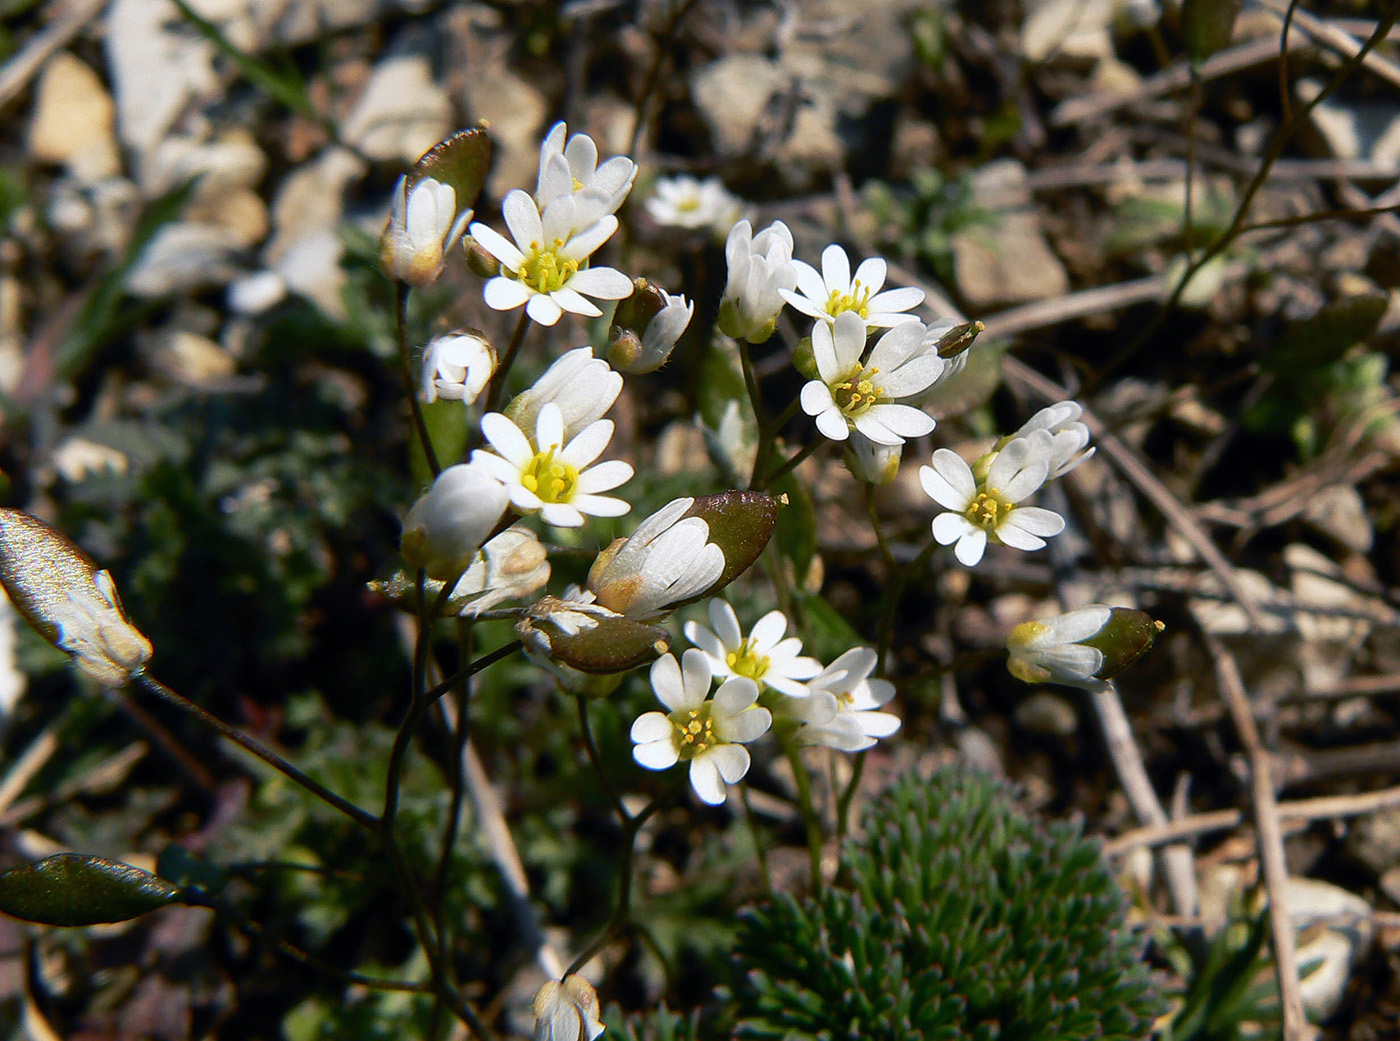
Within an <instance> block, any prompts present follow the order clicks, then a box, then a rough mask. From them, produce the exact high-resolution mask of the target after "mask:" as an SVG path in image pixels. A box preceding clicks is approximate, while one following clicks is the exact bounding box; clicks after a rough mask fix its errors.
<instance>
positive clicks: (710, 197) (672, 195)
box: [646, 174, 739, 230]
mask: <svg viewBox="0 0 1400 1041" xmlns="http://www.w3.org/2000/svg"><path fill="white" fill-rule="evenodd" d="M646 211H647V214H648V215H649V216H650V217H651V219H652V220H654V221H656V223H657V224H664V225H666V226H667V227H671V228H686V229H690V230H694V229H697V228H714V229H716V230H719V229H724V228H728V227H730V226H732V225H733V223H734V222H735V221H736V220H738V219H739V200H738V199H736V198H735V197H734V196H732V195H730V194H729V191H728V190H727V189H726V188H725V187H724V185H723V183H721V181H720V179H719V178H718V177H707V178H705V179H704V180H703V181H697V180H696V179H695V178H694V177H690V176H687V175H685V174H682V175H680V176H679V177H662V178H659V179H658V180H657V182H656V184H655V185H654V186H653V187H652V195H651V198H649V199H647V201H646Z"/></svg>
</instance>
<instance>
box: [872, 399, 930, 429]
mask: <svg viewBox="0 0 1400 1041" xmlns="http://www.w3.org/2000/svg"><path fill="white" fill-rule="evenodd" d="M866 415H868V416H874V417H875V418H876V420H877V421H878V422H879V423H880V425H881V426H883V427H884V428H885V429H887V430H892V431H893V432H894V433H896V434H898V435H899V436H900V437H923V436H924V435H925V434H931V433H933V428H934V427H935V426H937V424H936V423H935V422H934V421H933V417H932V416H930V415H929V414H928V413H927V412H924V411H922V410H920V409H917V408H914V407H913V406H912V405H886V404H883V403H882V404H879V405H876V406H874V407H873V408H871V410H870V411H869V412H867V413H866Z"/></svg>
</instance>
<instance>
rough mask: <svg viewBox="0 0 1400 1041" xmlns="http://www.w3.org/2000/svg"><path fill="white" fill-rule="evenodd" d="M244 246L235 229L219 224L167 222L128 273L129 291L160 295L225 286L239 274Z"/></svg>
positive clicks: (145, 295) (127, 287)
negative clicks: (240, 253) (242, 247)
mask: <svg viewBox="0 0 1400 1041" xmlns="http://www.w3.org/2000/svg"><path fill="white" fill-rule="evenodd" d="M241 246H242V243H240V242H239V241H238V236H237V235H236V234H235V233H234V232H233V231H231V230H230V229H228V228H225V227H223V226H221V225H218V224H196V223H194V222H191V221H177V222H174V223H171V224H166V225H164V226H163V227H161V228H160V230H159V231H157V232H156V233H155V235H154V236H152V237H151V241H150V242H149V243H147V245H146V248H145V249H144V250H142V251H141V257H140V259H139V260H138V261H137V262H136V265H135V266H134V267H133V268H132V269H131V270H130V271H129V272H127V276H126V290H127V292H129V293H131V294H132V295H133V296H141V297H158V296H167V295H169V294H171V293H177V292H183V291H185V290H190V289H202V288H204V287H206V286H216V285H223V284H224V283H226V282H230V281H232V280H233V278H234V277H235V276H236V275H237V274H238V266H237V264H236V263H235V259H234V258H235V256H236V254H237V253H238V251H239V249H240V248H241Z"/></svg>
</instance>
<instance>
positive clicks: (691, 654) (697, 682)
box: [676, 647, 712, 708]
mask: <svg viewBox="0 0 1400 1041" xmlns="http://www.w3.org/2000/svg"><path fill="white" fill-rule="evenodd" d="M681 674H682V676H683V680H684V683H685V692H686V698H687V699H688V700H687V703H686V704H685V705H684V706H679V705H678V706H676V707H677V708H681V707H684V708H697V707H699V705H700V703H701V702H702V701H704V700H705V698H706V697H707V696H708V695H709V693H710V679H711V676H712V673H711V671H710V659H709V658H707V657H705V654H704V652H703V651H699V650H696V649H695V648H694V647H691V648H689V649H687V650H686V652H685V653H684V654H682V655H681Z"/></svg>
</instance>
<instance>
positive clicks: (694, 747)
mask: <svg viewBox="0 0 1400 1041" xmlns="http://www.w3.org/2000/svg"><path fill="white" fill-rule="evenodd" d="M671 724H672V725H673V726H674V727H675V728H676V751H677V752H678V753H680V757H681V758H682V759H694V758H695V757H696V756H697V755H699V754H700V753H701V752H704V751H705V750H706V749H707V748H709V747H710V746H711V745H713V744H716V743H717V742H718V739H717V738H716V737H715V724H714V721H713V720H712V719H710V706H709V704H708V703H707V704H705V705H702V706H700V708H692V709H688V710H687V711H685V712H676V713H672V715H671Z"/></svg>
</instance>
